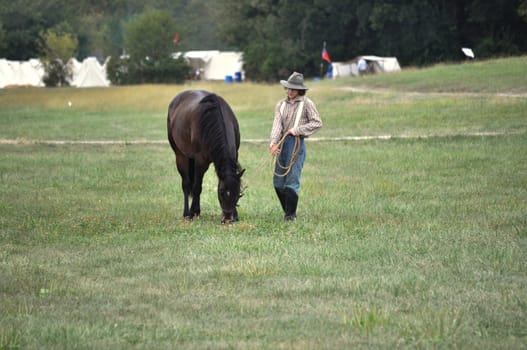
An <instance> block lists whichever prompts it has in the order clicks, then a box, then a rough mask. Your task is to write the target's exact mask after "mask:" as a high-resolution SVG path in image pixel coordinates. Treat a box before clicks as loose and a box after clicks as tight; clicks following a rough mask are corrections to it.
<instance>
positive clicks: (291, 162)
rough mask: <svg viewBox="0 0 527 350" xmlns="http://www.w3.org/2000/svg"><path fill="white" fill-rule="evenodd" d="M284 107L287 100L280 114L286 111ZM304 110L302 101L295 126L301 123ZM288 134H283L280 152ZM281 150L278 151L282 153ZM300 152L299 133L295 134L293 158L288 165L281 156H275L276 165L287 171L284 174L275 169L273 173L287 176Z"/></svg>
mask: <svg viewBox="0 0 527 350" xmlns="http://www.w3.org/2000/svg"><path fill="white" fill-rule="evenodd" d="M284 109H285V102H284V103H282V105H281V106H280V114H283V113H284ZM303 111H304V101H301V102H300V104H299V105H298V107H297V110H296V116H295V124H294V128H296V127H297V126H298V124H299V123H300V117H301V116H302V112H303ZM287 136H289V134H285V135H284V136H282V139H281V140H280V141H279V142H278V150H279V151H280V152H281V151H282V146H283V145H284V142H285V139H286V138H287ZM280 152H278V153H279V154H280ZM299 152H300V136H298V135H297V136H295V145H294V147H293V152H292V154H291V160H290V161H289V164H288V165H283V164H281V163H280V160H279V157H276V156H274V157H275V158H276V161H275V163H276V165H277V166H278V167H279V168H280V169H282V170H285V172H284V173H283V174H277V173H276V171H275V170H273V174H274V175H275V176H278V177H284V176H287V174H289V173H290V172H291V169H292V168H293V164H295V161H296V158H297V157H298V153H299Z"/></svg>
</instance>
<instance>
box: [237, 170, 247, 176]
mask: <svg viewBox="0 0 527 350" xmlns="http://www.w3.org/2000/svg"><path fill="white" fill-rule="evenodd" d="M243 173H245V169H242V170H240V171H239V172H238V177H239V178H241V177H242V175H243Z"/></svg>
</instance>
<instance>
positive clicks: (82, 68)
mask: <svg viewBox="0 0 527 350" xmlns="http://www.w3.org/2000/svg"><path fill="white" fill-rule="evenodd" d="M181 55H183V57H184V58H185V59H186V61H187V62H188V63H189V65H190V66H191V67H192V69H193V72H194V73H193V78H194V79H201V80H226V81H227V79H229V78H230V79H232V78H233V77H234V79H239V81H241V80H244V76H243V54H242V53H241V52H228V51H218V50H209V51H187V52H185V53H176V54H174V57H180V56H181ZM360 57H363V58H364V59H365V60H366V62H367V63H368V67H369V71H370V72H371V73H385V72H395V71H399V70H401V67H400V66H399V62H398V61H397V58H395V57H378V56H359V57H357V58H355V59H354V60H351V61H347V62H333V63H332V68H333V72H332V77H333V78H334V79H335V78H339V77H344V76H358V75H359V71H358V60H359V58H360ZM107 63H108V59H107V60H106V62H104V63H103V64H100V63H99V61H98V60H97V59H96V58H95V57H88V58H86V59H84V60H83V61H82V62H79V61H77V60H76V59H75V58H72V59H70V60H69V61H68V68H69V72H70V76H69V83H70V85H71V86H75V87H105V86H109V85H110V81H109V80H108V78H107V74H106V65H107ZM43 77H44V66H43V65H42V63H41V62H40V61H39V60H38V59H31V60H29V61H8V60H6V59H0V88H5V87H10V86H44V83H43V81H42V78H43Z"/></svg>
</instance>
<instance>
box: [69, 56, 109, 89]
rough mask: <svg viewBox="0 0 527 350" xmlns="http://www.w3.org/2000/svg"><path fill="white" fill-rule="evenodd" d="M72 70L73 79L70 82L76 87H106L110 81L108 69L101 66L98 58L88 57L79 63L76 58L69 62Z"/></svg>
mask: <svg viewBox="0 0 527 350" xmlns="http://www.w3.org/2000/svg"><path fill="white" fill-rule="evenodd" d="M68 64H69V65H70V67H71V70H72V73H73V74H72V79H71V82H70V84H71V85H72V86H75V87H99V86H102V87H106V86H110V82H109V81H108V79H107V78H106V69H105V67H103V66H101V64H100V63H99V61H97V58H95V57H87V58H85V59H84V61H82V64H80V65H79V64H78V61H77V60H75V59H72V60H70V62H69V63H68Z"/></svg>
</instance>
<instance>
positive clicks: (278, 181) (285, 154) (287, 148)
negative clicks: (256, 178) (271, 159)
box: [273, 135, 306, 194]
mask: <svg viewBox="0 0 527 350" xmlns="http://www.w3.org/2000/svg"><path fill="white" fill-rule="evenodd" d="M299 142H300V146H299V147H300V149H299V151H298V156H297V157H296V160H295V163H294V164H293V167H292V168H291V171H290V172H289V174H287V175H286V176H277V175H274V176H273V185H274V187H275V188H277V189H279V190H283V189H285V188H286V187H288V188H290V189H292V190H293V191H295V193H296V194H298V192H299V190H300V177H301V176H302V167H303V166H304V160H305V159H306V145H305V143H304V138H300V140H299ZM294 147H295V137H294V136H291V135H289V136H287V137H286V139H285V141H284V144H283V145H282V150H281V152H280V154H279V155H278V158H277V161H278V162H280V164H281V165H282V166H288V165H289V163H290V161H291V156H292V155H293V149H294ZM285 172H286V171H285V170H284V169H282V168H280V166H278V164H276V165H275V173H276V174H284V173H285Z"/></svg>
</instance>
